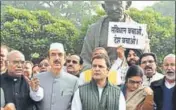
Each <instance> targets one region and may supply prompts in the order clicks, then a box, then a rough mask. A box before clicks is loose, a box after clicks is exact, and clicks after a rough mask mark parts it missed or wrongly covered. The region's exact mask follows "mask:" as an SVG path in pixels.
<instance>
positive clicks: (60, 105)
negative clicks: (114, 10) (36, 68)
mask: <svg viewBox="0 0 176 110" xmlns="http://www.w3.org/2000/svg"><path fill="white" fill-rule="evenodd" d="M65 57H66V56H65V51H64V47H63V44H61V43H52V44H51V45H50V49H49V52H48V59H49V64H50V66H51V68H50V70H49V71H46V72H42V73H39V74H37V75H36V77H37V78H38V79H39V81H40V86H41V87H42V88H43V89H44V98H43V100H42V101H41V102H39V103H37V105H38V110H70V108H71V101H72V96H73V94H74V92H75V91H76V89H77V88H78V78H77V77H76V76H73V75H71V74H69V73H67V72H65V71H64V69H63V65H64V63H65Z"/></svg>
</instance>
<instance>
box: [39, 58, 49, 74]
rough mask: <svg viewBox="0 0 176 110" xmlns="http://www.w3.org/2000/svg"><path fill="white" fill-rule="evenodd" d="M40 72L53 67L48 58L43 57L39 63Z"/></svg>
mask: <svg viewBox="0 0 176 110" xmlns="http://www.w3.org/2000/svg"><path fill="white" fill-rule="evenodd" d="M38 67H39V72H40V73H41V72H47V71H49V70H50V69H51V66H50V64H49V61H48V58H42V59H41V61H40V63H39V65H38Z"/></svg>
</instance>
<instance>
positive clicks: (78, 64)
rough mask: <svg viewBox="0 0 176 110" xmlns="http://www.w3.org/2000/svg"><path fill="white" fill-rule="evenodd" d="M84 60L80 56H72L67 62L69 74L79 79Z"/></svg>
mask: <svg viewBox="0 0 176 110" xmlns="http://www.w3.org/2000/svg"><path fill="white" fill-rule="evenodd" d="M82 65H83V59H82V58H81V57H80V56H78V55H70V56H68V58H67V60H66V69H67V72H68V73H70V74H72V75H75V76H77V77H79V75H80V71H81V69H82Z"/></svg>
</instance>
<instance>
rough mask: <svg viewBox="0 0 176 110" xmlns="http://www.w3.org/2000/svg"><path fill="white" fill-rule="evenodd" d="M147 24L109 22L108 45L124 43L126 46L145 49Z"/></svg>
mask: <svg viewBox="0 0 176 110" xmlns="http://www.w3.org/2000/svg"><path fill="white" fill-rule="evenodd" d="M146 27H147V25H146V24H137V23H135V24H134V23H125V22H109V29H108V47H117V46H118V45H123V46H124V47H125V48H133V49H144V46H145V40H146V39H147V38H146V35H147V34H146V33H147V32H146Z"/></svg>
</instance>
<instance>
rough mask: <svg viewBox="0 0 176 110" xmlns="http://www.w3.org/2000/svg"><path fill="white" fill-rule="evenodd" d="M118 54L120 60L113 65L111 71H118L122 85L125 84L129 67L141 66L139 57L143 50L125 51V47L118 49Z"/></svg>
mask: <svg viewBox="0 0 176 110" xmlns="http://www.w3.org/2000/svg"><path fill="white" fill-rule="evenodd" d="M117 54H118V58H117V60H116V61H115V62H114V64H113V65H112V67H111V70H117V71H118V73H119V74H121V79H122V84H124V83H125V77H126V72H127V70H128V68H129V66H132V65H138V64H139V57H140V55H141V54H142V50H139V49H129V48H128V49H125V48H124V47H123V46H119V47H117ZM126 63H127V64H126Z"/></svg>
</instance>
